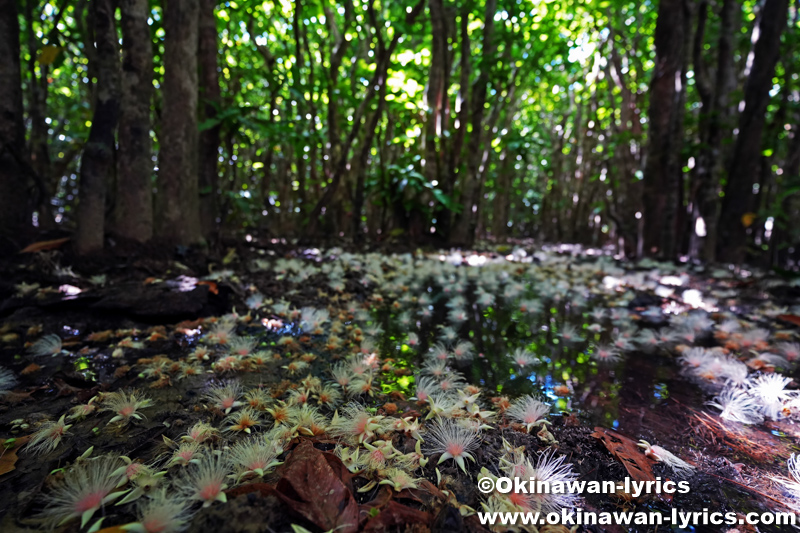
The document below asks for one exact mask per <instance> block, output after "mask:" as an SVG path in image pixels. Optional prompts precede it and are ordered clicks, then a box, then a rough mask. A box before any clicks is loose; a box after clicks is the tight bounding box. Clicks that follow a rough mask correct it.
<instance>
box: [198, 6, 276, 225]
mask: <svg viewBox="0 0 800 533" xmlns="http://www.w3.org/2000/svg"><path fill="white" fill-rule="evenodd" d="M215 7H216V0H200V18H199V21H198V26H199V30H198V31H199V36H200V41H199V45H198V62H199V63H200V102H201V106H200V110H201V119H202V120H208V119H212V118H214V117H215V116H216V115H217V109H219V106H220V104H221V95H220V88H219V74H218V72H217V56H218V55H219V51H218V47H217V19H216V17H215V15H214V8H215ZM271 117H272V114H271V113H270V118H271ZM219 134H220V126H219V124H217V125H215V126H214V127H212V128H208V129H205V130H203V131H202V132H200V161H199V169H198V170H199V180H200V222H201V224H202V227H203V235H204V236H205V237H206V238H208V237H210V236H211V235H212V234H213V233H214V231H215V230H216V228H217V217H219V206H218V203H217V189H218V188H219V163H218V161H219V143H220V140H219V139H220V137H219ZM269 152H270V153H272V151H271V150H269ZM269 170H270V169H269V167H266V169H265V172H269Z"/></svg>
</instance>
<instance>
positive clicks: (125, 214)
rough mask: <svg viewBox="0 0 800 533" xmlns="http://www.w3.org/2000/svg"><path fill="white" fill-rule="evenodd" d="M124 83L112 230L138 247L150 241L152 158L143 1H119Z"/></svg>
mask: <svg viewBox="0 0 800 533" xmlns="http://www.w3.org/2000/svg"><path fill="white" fill-rule="evenodd" d="M120 11H121V12H122V19H121V25H122V79H121V81H122V83H121V95H120V114H119V155H118V158H117V201H116V206H115V213H114V219H115V222H114V229H115V231H116V233H118V234H119V235H120V236H122V237H126V238H128V239H133V240H135V241H139V242H145V241H148V240H150V238H151V237H152V236H153V185H152V178H153V153H152V143H151V141H150V129H151V121H150V104H151V100H152V97H153V43H152V40H151V37H150V26H148V24H147V18H148V16H149V8H148V1H147V0H122V1H121V2H120Z"/></svg>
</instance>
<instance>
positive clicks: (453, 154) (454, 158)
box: [436, 2, 472, 241]
mask: <svg viewBox="0 0 800 533" xmlns="http://www.w3.org/2000/svg"><path fill="white" fill-rule="evenodd" d="M469 13H470V5H469V3H468V2H463V3H462V5H461V9H460V13H459V24H458V25H459V39H460V42H459V48H460V52H459V53H460V55H461V58H460V59H459V65H458V68H459V70H460V72H459V79H458V100H457V102H458V103H457V105H456V113H457V117H456V124H455V128H454V129H455V134H454V135H453V142H452V143H451V144H450V150H449V154H448V157H447V170H446V174H445V176H444V180H443V183H442V192H443V193H444V194H445V195H446V196H447V197H448V198H450V199H451V200H452V199H453V190H454V189H455V184H456V178H457V177H458V169H459V166H460V165H461V152H462V151H463V149H464V139H465V138H466V131H467V120H468V119H469V101H470V100H469V90H470V86H469V78H470V73H471V65H470V59H471V58H472V51H471V49H470V39H469ZM454 216H455V215H454V213H453V212H452V211H451V210H450V209H449V208H445V207H442V209H441V211H440V212H439V213H437V214H436V219H437V221H439V223H440V231H439V233H440V234H441V237H442V239H443V240H445V241H449V240H450V231H451V226H452V221H453V218H454Z"/></svg>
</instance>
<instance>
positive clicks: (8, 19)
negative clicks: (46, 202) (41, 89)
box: [0, 0, 29, 251]
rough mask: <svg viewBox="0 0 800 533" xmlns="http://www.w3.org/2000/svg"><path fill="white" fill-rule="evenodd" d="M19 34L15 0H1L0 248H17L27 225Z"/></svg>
mask: <svg viewBox="0 0 800 533" xmlns="http://www.w3.org/2000/svg"><path fill="white" fill-rule="evenodd" d="M19 37H20V30H19V19H18V14H17V0H0V251H2V250H7V249H18V248H20V246H21V244H22V242H20V240H19V239H20V238H21V237H23V236H24V235H25V233H27V231H28V226H29V219H28V191H29V189H28V183H27V180H26V179H25V174H24V173H23V171H22V165H21V163H20V158H21V157H22V154H23V153H24V152H25V124H24V122H23V107H22V75H21V72H20V46H19Z"/></svg>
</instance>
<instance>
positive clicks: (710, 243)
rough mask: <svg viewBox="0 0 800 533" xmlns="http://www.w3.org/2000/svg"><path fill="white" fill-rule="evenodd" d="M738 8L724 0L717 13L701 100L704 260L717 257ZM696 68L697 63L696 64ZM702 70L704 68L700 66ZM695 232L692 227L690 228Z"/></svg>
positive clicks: (699, 195)
mask: <svg viewBox="0 0 800 533" xmlns="http://www.w3.org/2000/svg"><path fill="white" fill-rule="evenodd" d="M739 10H741V5H740V3H739V0H723V2H722V7H721V9H720V13H719V19H720V23H719V24H720V29H719V42H718V45H717V68H716V74H715V76H714V84H713V87H711V89H712V91H713V97H711V98H710V102H709V107H708V108H706V100H707V99H708V97H707V98H706V99H703V111H702V113H703V115H705V117H704V123H705V127H704V133H705V135H704V137H703V138H702V141H703V143H702V144H703V146H704V148H703V149H702V150H701V152H700V154H699V156H698V159H697V175H696V179H697V191H696V192H695V203H696V206H697V215H698V216H701V217H703V222H704V223H705V227H706V237H705V241H704V243H703V251H702V257H703V259H705V260H706V261H714V260H715V258H716V242H717V219H718V205H719V178H720V174H721V173H722V168H723V165H722V163H723V160H724V158H723V157H722V140H723V137H724V134H725V132H726V131H730V128H729V127H728V120H729V117H730V105H729V102H728V95H729V94H730V93H731V92H732V91H733V90H734V88H735V87H736V78H735V76H734V68H733V66H734V63H733V54H734V50H735V48H736V41H735V35H736V30H737V28H736V23H735V21H736V20H737V16H736V13H737V11H739ZM701 61H702V52H701V51H700V50H698V51H697V53H696V54H695V63H696V64H700V62H701ZM695 70H697V66H696V67H695ZM701 70H705V68H702V69H701ZM695 218H696V217H695ZM690 230H691V231H692V232H694V228H693V227H692V228H690Z"/></svg>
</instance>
